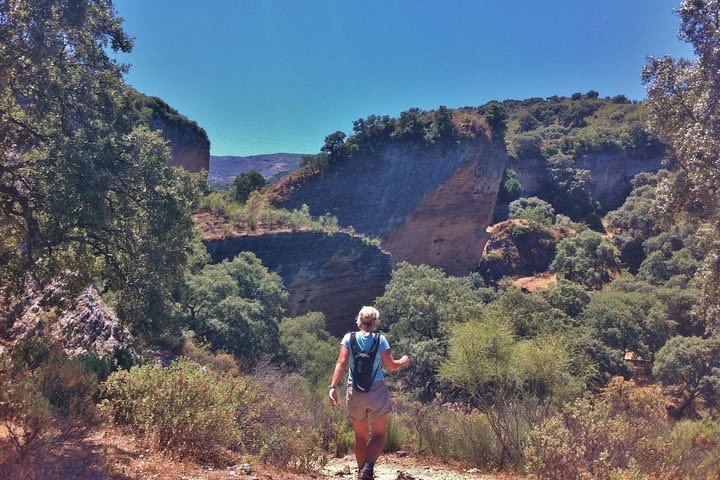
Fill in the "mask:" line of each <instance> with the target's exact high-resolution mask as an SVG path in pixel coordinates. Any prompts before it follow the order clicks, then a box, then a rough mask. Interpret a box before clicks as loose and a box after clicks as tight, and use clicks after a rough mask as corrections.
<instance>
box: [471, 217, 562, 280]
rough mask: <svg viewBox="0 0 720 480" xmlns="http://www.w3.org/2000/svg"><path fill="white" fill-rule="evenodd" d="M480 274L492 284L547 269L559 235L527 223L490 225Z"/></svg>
mask: <svg viewBox="0 0 720 480" xmlns="http://www.w3.org/2000/svg"><path fill="white" fill-rule="evenodd" d="M489 230H490V231H491V234H490V240H489V241H488V242H487V244H485V250H484V252H483V255H482V259H481V260H480V265H479V270H480V272H481V273H482V274H483V276H484V277H485V278H487V279H491V280H499V279H500V278H502V277H506V276H527V275H533V274H535V273H538V272H544V271H546V270H547V269H548V266H549V265H550V262H551V261H552V259H553V257H554V256H555V244H556V243H557V238H558V237H560V236H562V233H561V232H560V231H559V229H558V228H557V227H554V229H550V228H548V227H545V226H544V225H541V224H539V223H537V222H532V221H529V220H521V219H516V220H506V221H504V222H500V223H498V224H496V225H493V226H492V227H490V228H489Z"/></svg>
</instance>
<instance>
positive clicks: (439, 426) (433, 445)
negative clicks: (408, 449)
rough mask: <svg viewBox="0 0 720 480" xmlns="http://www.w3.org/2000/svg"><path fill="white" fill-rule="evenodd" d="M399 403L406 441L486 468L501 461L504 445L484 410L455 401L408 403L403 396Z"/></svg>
mask: <svg viewBox="0 0 720 480" xmlns="http://www.w3.org/2000/svg"><path fill="white" fill-rule="evenodd" d="M396 404H397V406H398V410H400V411H401V413H397V414H395V417H396V419H397V423H398V424H399V429H400V430H401V431H402V432H403V434H404V438H405V443H406V444H410V445H412V446H413V447H414V448H416V449H417V450H418V451H420V452H421V453H429V454H431V455H433V456H436V457H439V458H441V459H443V460H459V461H462V462H465V463H469V464H471V465H475V466H478V467H483V468H488V467H491V468H492V467H497V466H498V465H500V461H501V455H500V452H501V450H502V447H501V446H500V445H499V444H498V442H497V438H496V437H495V434H494V433H493V431H492V427H491V425H490V423H489V422H488V420H487V416H486V415H485V414H483V413H482V412H480V411H477V410H473V411H471V412H467V411H464V410H463V409H462V408H459V407H457V406H456V405H454V404H444V405H440V404H437V403H429V404H421V403H417V402H414V403H411V404H405V403H403V402H402V400H399V401H396Z"/></svg>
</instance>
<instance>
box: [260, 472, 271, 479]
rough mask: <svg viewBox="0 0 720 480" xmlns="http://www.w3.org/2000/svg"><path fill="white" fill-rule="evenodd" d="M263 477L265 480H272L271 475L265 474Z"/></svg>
mask: <svg viewBox="0 0 720 480" xmlns="http://www.w3.org/2000/svg"><path fill="white" fill-rule="evenodd" d="M262 477H263V478H265V479H266V480H272V475H270V474H269V473H263V474H262Z"/></svg>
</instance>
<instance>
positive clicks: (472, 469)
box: [465, 468, 480, 473]
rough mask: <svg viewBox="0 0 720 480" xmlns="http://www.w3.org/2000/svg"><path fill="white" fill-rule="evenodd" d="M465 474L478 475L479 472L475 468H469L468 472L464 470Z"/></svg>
mask: <svg viewBox="0 0 720 480" xmlns="http://www.w3.org/2000/svg"><path fill="white" fill-rule="evenodd" d="M465 473H480V470H479V469H477V468H471V469H469V470H465Z"/></svg>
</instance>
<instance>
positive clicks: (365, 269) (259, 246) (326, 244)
mask: <svg viewBox="0 0 720 480" xmlns="http://www.w3.org/2000/svg"><path fill="white" fill-rule="evenodd" d="M205 245H206V247H207V250H208V252H209V253H210V256H211V257H212V261H213V262H219V261H222V260H223V259H231V258H233V257H235V256H236V255H237V254H238V253H240V252H243V251H250V252H253V253H254V254H255V255H256V256H257V257H258V258H260V259H261V260H262V262H263V264H264V265H265V266H266V267H268V268H269V269H270V270H272V271H274V272H277V273H278V274H279V275H280V277H281V278H282V280H283V283H284V284H285V287H286V288H287V290H288V293H289V294H290V301H289V307H288V315H290V316H295V315H302V314H304V313H307V312H308V311H311V310H315V311H320V312H323V313H324V314H325V318H326V321H327V325H328V330H329V331H330V332H331V333H333V334H334V335H341V334H344V333H345V332H347V331H348V330H349V329H351V328H352V327H353V326H354V321H355V315H357V312H358V310H359V309H360V307H362V306H363V305H370V304H372V303H373V302H374V300H375V298H376V297H377V296H379V295H382V294H383V292H384V289H385V285H386V284H387V282H388V281H389V280H390V271H391V258H390V255H388V254H387V253H385V252H383V251H381V250H380V249H379V248H378V247H376V246H373V245H370V244H368V243H367V242H364V241H363V240H362V239H360V238H358V237H355V236H351V235H348V234H345V233H337V234H334V235H330V236H328V235H325V234H323V233H310V232H308V233H302V232H300V233H269V234H264V235H255V236H241V237H234V238H227V239H223V240H211V241H206V242H205Z"/></svg>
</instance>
